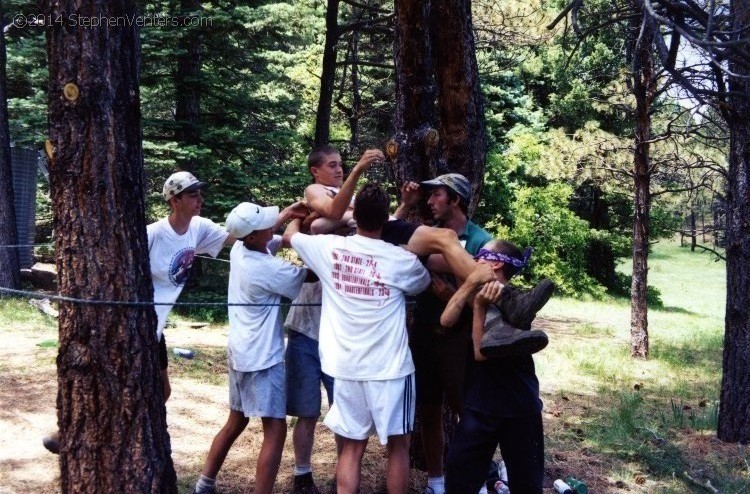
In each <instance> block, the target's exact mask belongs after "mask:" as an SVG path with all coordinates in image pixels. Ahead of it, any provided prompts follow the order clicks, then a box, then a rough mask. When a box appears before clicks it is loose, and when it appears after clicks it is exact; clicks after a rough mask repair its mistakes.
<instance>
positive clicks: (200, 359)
mask: <svg viewBox="0 0 750 494" xmlns="http://www.w3.org/2000/svg"><path fill="white" fill-rule="evenodd" d="M190 350H193V352H194V356H193V358H192V359H186V358H183V357H179V356H177V355H175V354H174V352H173V348H172V347H168V348H167V352H168V355H169V375H170V376H175V377H179V378H182V379H190V380H193V381H197V382H201V383H206V384H212V385H217V386H226V385H227V375H228V374H227V349H226V347H215V346H194V347H191V348H190Z"/></svg>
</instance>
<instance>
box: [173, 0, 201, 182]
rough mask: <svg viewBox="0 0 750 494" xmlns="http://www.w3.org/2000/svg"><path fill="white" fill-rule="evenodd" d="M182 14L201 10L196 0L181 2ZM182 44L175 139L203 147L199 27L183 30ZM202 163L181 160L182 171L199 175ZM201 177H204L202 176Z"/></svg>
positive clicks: (176, 101)
mask: <svg viewBox="0 0 750 494" xmlns="http://www.w3.org/2000/svg"><path fill="white" fill-rule="evenodd" d="M180 9H181V14H182V15H183V16H186V15H189V13H191V12H197V11H198V10H199V9H200V3H198V2H197V1H196V0H181V1H180ZM182 31H183V32H181V35H182V36H181V37H180V40H179V41H178V49H179V54H178V55H177V73H176V74H175V81H174V85H175V122H176V124H177V128H176V130H175V140H176V141H177V143H178V144H180V145H181V146H193V147H195V146H198V145H200V139H201V132H200V115H201V80H200V79H201V40H200V32H199V31H198V29H197V28H183V29H182ZM199 164H200V160H198V158H197V157H196V156H195V155H193V154H192V153H191V155H190V156H187V157H183V158H178V165H179V167H180V169H182V170H190V171H193V172H195V173H199V172H198V170H197V168H198V166H199ZM199 175H200V174H199Z"/></svg>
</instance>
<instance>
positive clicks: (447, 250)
mask: <svg viewBox="0 0 750 494" xmlns="http://www.w3.org/2000/svg"><path fill="white" fill-rule="evenodd" d="M406 250H408V251H409V252H411V253H413V254H416V255H418V256H426V255H429V254H442V255H443V257H444V258H445V261H446V262H447V263H448V267H450V269H451V271H452V272H453V274H454V275H455V276H456V278H459V279H461V280H465V279H466V278H467V277H468V276H469V274H470V273H471V271H472V270H473V269H474V267H475V266H476V262H475V261H474V258H473V257H471V255H470V254H469V253H468V252H466V250H464V248H463V246H462V245H461V242H459V240H458V235H456V232H454V231H453V230H450V229H448V228H432V227H429V226H420V227H418V228H417V229H416V230H415V231H414V234H413V235H412V236H411V238H410V239H409V243H408V244H406ZM487 281H491V280H487Z"/></svg>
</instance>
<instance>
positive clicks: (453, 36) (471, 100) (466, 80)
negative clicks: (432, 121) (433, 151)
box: [430, 0, 487, 216]
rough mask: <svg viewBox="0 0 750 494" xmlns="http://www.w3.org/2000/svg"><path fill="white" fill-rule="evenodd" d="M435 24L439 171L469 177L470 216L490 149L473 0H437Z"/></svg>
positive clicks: (433, 35)
mask: <svg viewBox="0 0 750 494" xmlns="http://www.w3.org/2000/svg"><path fill="white" fill-rule="evenodd" d="M431 26H432V30H431V33H430V34H431V37H432V46H433V57H434V60H435V78H436V80H437V87H438V113H439V118H440V129H439V130H440V146H439V156H440V160H439V165H438V168H439V169H438V170H437V172H438V173H435V175H439V174H442V173H448V172H455V173H460V174H461V175H464V176H465V177H466V178H468V179H469V182H471V184H472V196H471V204H470V205H469V216H471V213H472V212H473V211H474V208H475V207H476V205H477V202H478V200H479V195H480V193H481V191H482V186H483V184H484V161H485V155H486V153H487V129H486V127H485V119H484V109H483V107H482V95H481V91H480V87H479V72H478V69H477V59H476V53H475V43H474V33H473V31H472V29H473V27H472V21H471V0H433V2H432V14H431Z"/></svg>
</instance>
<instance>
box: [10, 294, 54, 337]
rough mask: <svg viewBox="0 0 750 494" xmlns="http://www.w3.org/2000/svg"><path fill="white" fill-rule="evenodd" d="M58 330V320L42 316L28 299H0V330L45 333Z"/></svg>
mask: <svg viewBox="0 0 750 494" xmlns="http://www.w3.org/2000/svg"><path fill="white" fill-rule="evenodd" d="M56 329H57V319H55V318H53V317H51V316H48V315H46V314H42V313H41V312H40V311H39V309H37V308H35V307H32V306H31V305H30V304H29V301H28V299H23V298H10V297H7V298H6V297H3V298H0V330H8V331H19V330H24V331H34V332H44V331H49V330H56Z"/></svg>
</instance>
